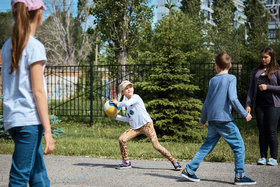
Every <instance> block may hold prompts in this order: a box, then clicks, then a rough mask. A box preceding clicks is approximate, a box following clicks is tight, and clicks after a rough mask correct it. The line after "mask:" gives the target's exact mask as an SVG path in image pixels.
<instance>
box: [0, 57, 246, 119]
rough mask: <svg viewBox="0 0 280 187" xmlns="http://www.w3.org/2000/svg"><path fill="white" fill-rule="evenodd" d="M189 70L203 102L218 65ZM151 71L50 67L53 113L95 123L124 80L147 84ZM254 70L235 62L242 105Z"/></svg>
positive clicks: (146, 68)
mask: <svg viewBox="0 0 280 187" xmlns="http://www.w3.org/2000/svg"><path fill="white" fill-rule="evenodd" d="M189 68H190V72H191V74H192V75H193V79H192V83H193V84H195V85H198V86H199V88H200V91H199V93H197V95H196V97H198V98H199V99H201V100H202V101H203V100H204V98H205V96H206V94H207V90H208V82H209V80H210V78H211V77H213V76H214V75H215V74H216V72H215V64H214V63H195V64H191V65H190V67H189ZM151 71H152V66H151V65H125V66H120V65H90V66H47V67H46V68H45V77H46V82H47V90H48V93H47V94H48V100H49V110H50V114H54V115H57V116H72V117H87V118H89V120H90V123H91V124H92V120H93V117H101V116H104V112H103V104H104V102H105V101H106V100H107V99H111V98H115V97H116V96H117V95H118V90H117V86H118V85H119V83H120V82H121V81H122V80H124V79H127V80H130V81H132V82H134V83H135V82H139V81H144V80H147V79H148V78H149V76H150V75H151V73H152V72H151ZM250 71H251V70H249V69H246V68H245V66H244V64H243V63H233V66H232V68H231V70H230V73H232V74H234V75H236V77H237V83H238V95H239V96H241V97H240V100H241V102H242V104H244V102H245V97H246V93H247V87H248V85H249V78H250V77H249V76H248V75H250ZM1 88H2V86H1ZM135 92H136V93H137V90H135ZM0 108H1V109H2V107H0ZM1 112H2V111H1Z"/></svg>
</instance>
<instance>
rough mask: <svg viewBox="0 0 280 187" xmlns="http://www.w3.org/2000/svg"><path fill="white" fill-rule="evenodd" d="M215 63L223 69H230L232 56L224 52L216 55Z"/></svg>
mask: <svg viewBox="0 0 280 187" xmlns="http://www.w3.org/2000/svg"><path fill="white" fill-rule="evenodd" d="M215 63H216V64H217V66H218V67H219V68H220V69H221V70H225V69H230V68H231V57H230V56H229V55H228V54H227V53H225V52H222V53H220V54H218V55H217V56H216V58H215Z"/></svg>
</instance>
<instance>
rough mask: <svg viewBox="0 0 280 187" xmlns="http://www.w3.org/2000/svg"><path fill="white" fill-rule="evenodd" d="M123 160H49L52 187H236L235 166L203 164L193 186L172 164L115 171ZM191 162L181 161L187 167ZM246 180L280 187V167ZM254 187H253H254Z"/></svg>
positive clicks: (5, 167) (1, 159) (4, 163)
mask: <svg viewBox="0 0 280 187" xmlns="http://www.w3.org/2000/svg"><path fill="white" fill-rule="evenodd" d="M11 159H12V156H11V155H0V186H1V187H4V186H5V187H7V186H8V181H9V170H10V166H11ZM120 162H121V161H120V160H115V159H103V158H92V157H74V156H52V155H48V156H45V163H46V167H47V170H48V176H49V178H50V180H51V186H54V187H60V186H67V187H78V186H79V187H80V186H81V187H89V186H105V187H107V186H108V187H109V186H116V187H119V186H120V187H122V186H124V187H130V186H133V187H138V186H141V187H142V186H145V187H154V186H155V187H165V186H166V187H172V186H176V187H180V186H184V187H185V186H203V187H204V186H215V187H219V186H233V180H234V164H233V163H221V162H202V163H201V165H200V168H199V169H198V171H197V172H196V174H197V176H198V177H199V178H200V179H201V181H200V182H190V181H188V180H187V179H185V178H183V177H182V176H181V171H175V170H174V169H173V166H172V165H171V163H170V162H169V161H153V160H132V161H131V162H132V168H131V169H122V170H118V169H115V168H116V166H117V165H118V164H119V163H120ZM187 162H188V161H181V162H180V163H181V165H182V166H183V167H185V165H186V164H187ZM245 170H246V176H248V177H250V178H251V179H254V180H255V181H256V182H257V185H253V186H261V187H269V186H275V187H279V186H280V166H259V165H256V164H246V165H245ZM251 186H252V185H251Z"/></svg>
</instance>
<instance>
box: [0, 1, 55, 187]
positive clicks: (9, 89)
mask: <svg viewBox="0 0 280 187" xmlns="http://www.w3.org/2000/svg"><path fill="white" fill-rule="evenodd" d="M11 3H12V11H13V17H14V26H13V33H12V36H11V38H10V39H8V40H7V41H6V42H5V44H4V45H3V47H2V54H1V57H2V81H3V117H4V128H5V130H6V131H8V132H9V133H10V135H11V136H12V138H13V141H14V143H15V150H14V153H13V158H12V166H11V170H10V181H9V186H26V185H27V183H29V186H35V185H36V186H42V187H43V186H50V181H49V179H48V176H47V171H46V167H45V164H44V159H43V150H42V143H41V139H42V136H43V134H44V139H45V142H46V148H45V150H44V153H45V154H49V153H51V152H52V151H53V150H54V140H53V137H52V132H51V126H50V120H49V114H48V100H47V94H46V84H45V79H44V75H43V71H44V68H45V64H46V61H47V58H46V52H45V48H44V46H43V44H42V43H41V42H40V41H38V40H37V39H35V38H34V35H35V32H36V30H37V29H38V28H39V26H40V24H41V22H42V18H43V16H42V9H43V8H45V7H44V3H43V1H42V0H33V1H30V0H12V2H11Z"/></svg>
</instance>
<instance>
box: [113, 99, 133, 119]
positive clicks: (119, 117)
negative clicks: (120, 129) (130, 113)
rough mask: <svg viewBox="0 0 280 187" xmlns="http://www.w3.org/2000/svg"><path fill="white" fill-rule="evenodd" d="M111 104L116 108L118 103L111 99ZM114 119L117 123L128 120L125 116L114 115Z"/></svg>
mask: <svg viewBox="0 0 280 187" xmlns="http://www.w3.org/2000/svg"><path fill="white" fill-rule="evenodd" d="M111 102H112V103H114V104H115V105H116V106H118V101H117V100H116V99H112V100H111ZM115 119H116V120H118V121H124V122H129V118H128V117H126V116H121V115H116V116H115Z"/></svg>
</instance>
